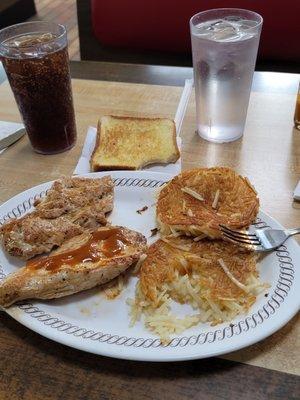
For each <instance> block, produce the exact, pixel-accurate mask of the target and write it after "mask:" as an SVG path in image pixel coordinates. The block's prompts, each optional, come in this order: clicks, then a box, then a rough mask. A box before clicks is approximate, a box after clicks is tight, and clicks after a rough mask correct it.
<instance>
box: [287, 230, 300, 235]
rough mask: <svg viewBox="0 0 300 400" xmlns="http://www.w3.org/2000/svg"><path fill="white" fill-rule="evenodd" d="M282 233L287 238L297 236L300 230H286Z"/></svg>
mask: <svg viewBox="0 0 300 400" xmlns="http://www.w3.org/2000/svg"><path fill="white" fill-rule="evenodd" d="M284 232H285V233H286V234H287V235H288V236H293V235H297V234H298V233H300V228H295V229H286V230H285V231H284Z"/></svg>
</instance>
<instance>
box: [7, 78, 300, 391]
mask: <svg viewBox="0 0 300 400" xmlns="http://www.w3.org/2000/svg"><path fill="white" fill-rule="evenodd" d="M181 91H182V88H179V87H167V86H150V85H142V84H129V83H116V82H115V83H112V82H100V81H88V80H73V92H74V98H75V109H76V116H77V128H78V141H77V144H76V146H75V147H74V148H73V149H72V150H70V151H69V152H67V153H62V154H59V155H54V156H42V155H39V154H36V153H34V152H33V151H32V150H31V147H30V145H29V143H28V139H27V138H26V137H25V138H23V139H21V140H20V141H19V142H18V143H16V144H14V145H12V146H11V147H10V148H9V149H7V150H6V151H5V152H4V153H3V154H1V155H0V171H1V173H0V202H4V201H5V200H7V199H9V198H10V197H11V196H13V195H15V194H17V193H19V192H21V191H22V190H25V189H27V188H29V187H31V186H33V185H36V184H39V183H42V182H44V181H47V180H51V179H56V178H59V177H60V176H62V175H69V174H71V173H72V171H73V170H74V167H75V165H76V163H77V160H78V158H79V155H80V152H81V148H82V144H83V140H84V137H85V133H86V130H87V127H88V126H89V125H92V126H95V125H96V123H97V120H98V118H99V117H100V116H101V115H104V114H111V113H112V114H115V115H135V116H139V115H146V116H163V117H171V118H172V117H174V115H175V111H176V108H177V104H178V101H179V98H180V94H181ZM294 106H295V97H294V95H292V94H286V95H285V94H282V93H258V92H253V93H252V95H251V101H250V107H249V112H248V119H247V126H246V131H245V135H244V137H243V139H241V140H239V141H237V142H233V143H230V144H222V145H220V144H213V143H208V142H206V141H204V140H202V139H200V138H199V136H198V135H197V134H196V133H195V105H194V99H193V98H192V99H191V101H190V104H189V107H188V110H187V114H186V118H185V120H184V124H183V129H182V138H183V148H182V158H183V168H185V169H186V168H191V167H195V166H212V165H228V166H230V167H232V168H235V169H236V170H237V171H239V172H240V173H243V174H245V175H247V176H248V177H249V178H250V180H251V181H252V182H253V183H254V185H255V187H256V189H257V191H258V193H259V196H260V199H261V206H262V208H263V209H264V211H266V212H267V213H269V214H270V215H272V216H274V217H275V218H277V219H278V220H279V221H280V222H281V223H282V224H283V225H286V226H290V227H293V226H300V214H299V208H300V204H299V203H295V202H293V200H292V191H293V189H294V186H295V184H296V182H297V180H298V179H299V178H300V158H299V156H300V143H299V141H300V132H299V131H296V130H295V129H293V112H294ZM0 119H2V120H7V121H20V116H19V114H18V111H17V108H16V105H15V103H14V100H13V96H12V94H11V91H10V88H9V85H8V83H7V82H5V83H3V84H2V85H0ZM45 134H47V133H46V132H45ZM299 332H300V329H299V318H297V316H296V317H295V318H294V319H293V320H292V321H290V323H289V324H287V325H286V326H285V327H284V328H283V329H281V330H280V331H279V332H277V333H275V334H274V335H272V336H271V337H270V338H268V339H266V340H264V341H262V342H260V343H258V344H256V345H254V346H250V347H249V348H246V349H243V350H240V351H238V352H236V353H234V354H229V355H227V356H226V358H227V359H230V360H234V361H238V362H242V363H245V364H251V365H253V366H250V365H244V364H239V363H235V362H233V361H228V360H221V359H213V360H202V361H201V360H200V361H194V362H190V363H179V364H176V365H175V364H164V365H154V364H151V365H150V364H143V363H133V362H125V361H116V360H109V359H106V358H103V357H96V356H92V355H89V354H84V353H81V352H78V351H75V350H73V349H68V348H66V347H63V346H61V345H58V344H56V343H53V342H50V341H49V340H46V339H44V338H42V337H40V336H38V335H36V334H35V333H33V332H31V331H29V330H27V329H26V328H24V327H23V326H21V325H20V324H18V323H16V322H15V321H13V320H12V319H11V318H9V317H7V316H6V315H5V314H3V313H1V314H0V353H1V357H0V371H1V373H2V378H1V377H0V399H1V398H9V399H20V398H22V399H42V398H43V399H56V398H58V397H62V398H64V399H73V398H80V399H81V398H82V399H94V398H95V399H96V398H101V399H106V398H107V399H114V398H119V399H120V398H122V399H130V398H142V399H150V398H166V399H167V398H174V399H185V398H189V399H190V398H205V399H212V398H224V399H225V398H228V397H226V396H227V395H228V396H229V395H231V396H230V397H231V398H232V399H235V398H237V397H240V396H241V393H242V394H243V398H245V399H250V398H253V393H254V392H253V391H254V388H255V398H256V399H265V398H266V399H267V398H271V399H277V398H278V399H279V398H282V396H283V388H284V390H285V393H288V396H287V397H288V398H291V399H292V398H297V390H299V378H296V376H293V375H288V374H283V373H279V372H275V370H277V371H281V372H284V373H290V374H295V375H299V374H300V371H299V353H298V352H296V351H295V346H296V344H297V343H298V344H299ZM41 366H42V368H41ZM259 367H264V368H259ZM267 369H268V370H267ZM271 370H273V371H271ZM99 379H101V382H100V381H99ZM297 379H298V380H297ZM212 382H213V384H212ZM282 385H283V386H282ZM224 388H225V389H224ZM200 390H201V391H203V394H205V396H204V397H200V394H199V393H200V392H199V391H200ZM201 393H202V392H201ZM218 393H219V394H220V396H219V397H218V396H217V394H218ZM6 395H7V397H5V396H6ZM1 396H2V397H1ZM135 396H136V397H135Z"/></svg>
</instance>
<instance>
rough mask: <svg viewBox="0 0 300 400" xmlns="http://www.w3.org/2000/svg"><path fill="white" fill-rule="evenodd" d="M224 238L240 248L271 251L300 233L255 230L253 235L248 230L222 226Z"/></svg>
mask: <svg viewBox="0 0 300 400" xmlns="http://www.w3.org/2000/svg"><path fill="white" fill-rule="evenodd" d="M220 228H221V231H222V235H223V238H224V239H226V240H229V241H230V242H233V243H236V244H238V245H240V246H243V247H246V248H247V249H249V250H254V251H271V250H274V249H276V248H277V247H279V246H281V245H282V244H283V243H284V242H285V241H286V240H287V239H288V238H289V237H290V236H293V235H297V234H298V233H300V228H297V229H284V230H283V229H270V228H263V229H257V228H254V229H253V233H252V232H251V233H250V232H248V231H246V230H233V229H229V228H228V227H226V226H225V225H220Z"/></svg>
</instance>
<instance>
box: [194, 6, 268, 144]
mask: <svg viewBox="0 0 300 400" xmlns="http://www.w3.org/2000/svg"><path fill="white" fill-rule="evenodd" d="M262 23H263V19H262V17H261V16H260V15H259V14H257V13H255V12H252V11H248V10H241V9H236V8H221V9H214V10H208V11H203V12H200V13H199V14H196V15H194V16H193V17H192V18H191V20H190V29H191V39H192V53H193V67H194V81H195V92H196V107H197V110H196V112H197V130H198V133H199V135H200V136H201V137H203V138H204V139H206V140H209V141H213V142H219V143H223V142H231V141H233V140H236V139H238V138H240V137H241V136H242V135H243V132H244V126H245V121H246V115H247V108H248V103H249V97H250V90H251V83H252V77H253V72H254V67H255V62H256V55H257V49H258V44H259V38H260V32H261V27H262Z"/></svg>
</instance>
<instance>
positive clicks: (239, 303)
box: [129, 237, 266, 340]
mask: <svg viewBox="0 0 300 400" xmlns="http://www.w3.org/2000/svg"><path fill="white" fill-rule="evenodd" d="M256 260H257V255H256V254H255V253H253V252H247V251H241V249H240V248H239V247H237V246H235V245H234V244H231V243H226V242H224V241H222V240H215V241H211V240H208V239H204V240H201V241H198V242H195V241H194V240H193V239H192V238H187V237H177V238H174V237H173V238H169V239H166V238H164V239H163V240H158V241H157V242H155V243H154V244H153V245H151V246H150V247H149V249H148V252H147V258H146V259H145V261H144V262H143V263H142V265H141V268H140V279H139V282H138V284H137V288H136V295H135V299H134V300H130V302H129V304H130V305H131V318H132V323H134V322H135V321H136V320H139V319H140V318H141V316H143V319H144V323H145V325H146V327H147V328H148V329H150V330H151V331H153V332H154V333H156V334H158V335H159V336H160V337H161V338H162V339H163V340H168V339H169V336H170V335H171V334H174V333H177V334H178V333H181V332H182V331H184V330H185V329H187V328H190V327H191V326H193V325H196V324H198V323H199V322H208V323H210V324H211V325H215V324H218V323H221V322H224V321H231V320H232V319H233V318H234V317H235V316H236V315H237V314H239V313H244V312H246V311H247V310H248V309H249V307H250V306H251V305H252V304H253V303H254V302H255V300H256V295H257V294H258V293H260V292H261V291H262V290H263V288H265V287H266V285H264V284H261V283H260V282H259V280H258V273H257V270H256ZM171 300H175V301H176V302H179V303H181V304H189V305H190V306H192V308H194V309H195V310H198V312H199V314H192V315H186V314H185V317H183V318H182V317H180V316H178V315H177V313H176V314H174V313H173V312H171V307H170V301H171Z"/></svg>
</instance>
